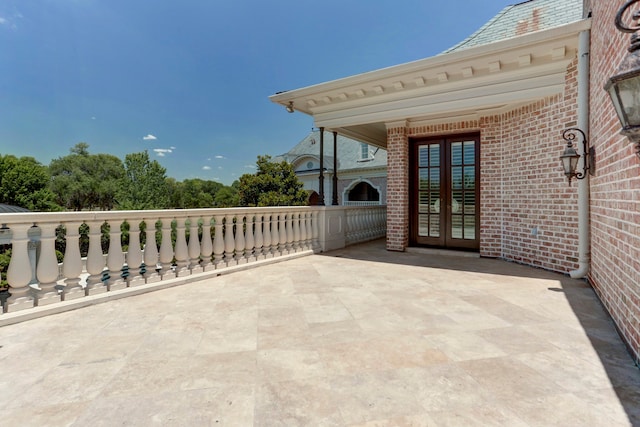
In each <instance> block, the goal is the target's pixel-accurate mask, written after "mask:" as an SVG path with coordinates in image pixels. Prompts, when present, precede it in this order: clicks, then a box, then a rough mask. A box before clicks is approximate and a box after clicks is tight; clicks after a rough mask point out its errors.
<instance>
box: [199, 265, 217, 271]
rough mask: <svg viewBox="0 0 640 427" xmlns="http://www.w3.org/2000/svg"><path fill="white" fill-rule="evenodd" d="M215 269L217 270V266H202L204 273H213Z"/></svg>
mask: <svg viewBox="0 0 640 427" xmlns="http://www.w3.org/2000/svg"><path fill="white" fill-rule="evenodd" d="M215 269H216V266H215V264H207V265H204V266H202V271H203V272H205V271H213V270H215Z"/></svg>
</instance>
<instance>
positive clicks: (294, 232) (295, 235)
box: [291, 212, 300, 253]
mask: <svg viewBox="0 0 640 427" xmlns="http://www.w3.org/2000/svg"><path fill="white" fill-rule="evenodd" d="M299 242H300V213H299V212H293V213H292V214H291V250H292V251H293V252H294V253H295V252H298V250H300V246H299Z"/></svg>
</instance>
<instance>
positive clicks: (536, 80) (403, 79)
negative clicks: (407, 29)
mask: <svg viewBox="0 0 640 427" xmlns="http://www.w3.org/2000/svg"><path fill="white" fill-rule="evenodd" d="M590 28H591V20H590V19H585V20H581V21H576V22H574V23H571V24H567V25H563V26H560V27H555V28H552V29H549V30H543V31H538V32H534V33H529V34H526V35H522V36H519V37H514V38H511V39H507V40H502V41H498V42H494V43H490V44H486V45H482V46H477V47H473V48H469V49H465V50H460V51H455V52H451V53H447V54H442V55H438V56H434V57H431V58H426V59H422V60H419V61H414V62H409V63H406V64H401V65H396V66H393V67H389V68H383V69H380V70H376V71H371V72H368V73H364V74H358V75H355V76H350V77H346V78H343V79H339V80H334V81H330V82H327V83H321V84H317V85H313V86H309V87H305V88H301V89H296V90H291V91H287V92H280V93H277V94H275V95H272V96H271V97H270V99H271V101H273V102H275V103H278V104H281V105H283V106H287V105H290V103H293V104H292V105H293V108H294V109H295V110H297V111H300V112H303V113H305V114H308V115H310V116H312V117H313V118H314V121H315V125H316V126H317V127H324V128H325V129H327V130H332V131H337V132H339V133H340V134H342V135H345V136H348V137H350V138H353V139H357V140H360V141H363V142H367V143H369V144H373V145H376V146H379V147H383V148H386V143H387V142H386V135H387V133H386V123H390V122H397V121H399V120H407V121H409V122H410V123H411V124H416V125H420V124H431V123H438V122H452V121H460V120H470V119H476V118H479V117H480V116H486V115H492V114H498V113H500V112H503V111H508V110H510V109H512V108H514V107H515V106H518V105H522V104H526V103H529V102H532V101H535V100H539V99H542V98H545V97H547V96H552V95H555V94H559V93H562V92H563V91H564V88H565V77H566V71H567V66H568V65H569V63H570V62H571V61H572V60H573V59H575V57H576V52H577V49H578V34H579V33H580V32H582V31H585V30H589V29H590Z"/></svg>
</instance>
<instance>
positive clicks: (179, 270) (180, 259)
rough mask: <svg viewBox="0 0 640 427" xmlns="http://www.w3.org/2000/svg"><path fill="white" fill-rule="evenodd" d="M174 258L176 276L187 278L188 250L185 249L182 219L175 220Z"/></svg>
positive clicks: (185, 242) (183, 220)
mask: <svg viewBox="0 0 640 427" xmlns="http://www.w3.org/2000/svg"><path fill="white" fill-rule="evenodd" d="M197 238H198V236H197V234H196V239H197ZM174 256H175V259H176V276H178V277H182V276H188V275H189V268H188V263H189V261H188V258H189V249H188V248H187V236H186V233H185V219H184V218H176V248H175V254H174Z"/></svg>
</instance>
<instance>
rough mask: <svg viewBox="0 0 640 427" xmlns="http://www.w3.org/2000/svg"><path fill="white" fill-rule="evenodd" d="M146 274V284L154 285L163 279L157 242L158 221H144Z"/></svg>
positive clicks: (146, 219)
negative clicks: (159, 272)
mask: <svg viewBox="0 0 640 427" xmlns="http://www.w3.org/2000/svg"><path fill="white" fill-rule="evenodd" d="M144 224H145V230H144V232H145V243H144V268H145V270H146V272H145V273H144V281H145V283H154V282H157V281H159V280H160V279H161V277H160V274H158V272H157V271H156V269H157V268H158V243H157V242H156V219H155V218H154V219H148V218H145V219H144Z"/></svg>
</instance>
